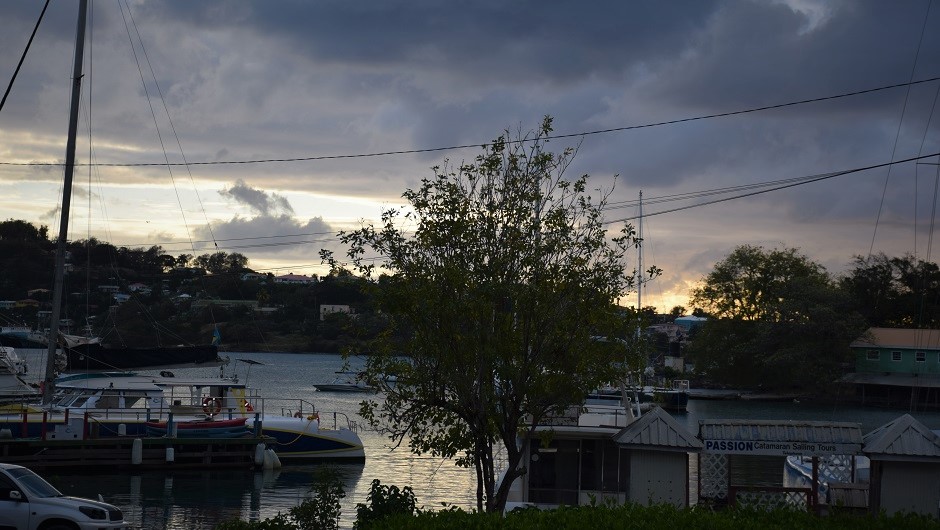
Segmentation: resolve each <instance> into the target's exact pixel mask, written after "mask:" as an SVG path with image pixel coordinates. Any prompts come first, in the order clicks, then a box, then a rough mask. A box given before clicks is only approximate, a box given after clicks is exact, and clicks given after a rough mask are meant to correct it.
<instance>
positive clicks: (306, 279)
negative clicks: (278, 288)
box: [274, 274, 317, 285]
mask: <svg viewBox="0 0 940 530" xmlns="http://www.w3.org/2000/svg"><path fill="white" fill-rule="evenodd" d="M274 283H292V284H299V285H310V284H314V283H317V277H316V276H313V277H310V276H307V275H306V274H283V275H281V276H275V277H274Z"/></svg>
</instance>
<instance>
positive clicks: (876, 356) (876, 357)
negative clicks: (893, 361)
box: [866, 350, 881, 361]
mask: <svg viewBox="0 0 940 530" xmlns="http://www.w3.org/2000/svg"><path fill="white" fill-rule="evenodd" d="M866 359H868V360H869V361H880V360H881V352H880V351H878V350H868V355H867V357H866Z"/></svg>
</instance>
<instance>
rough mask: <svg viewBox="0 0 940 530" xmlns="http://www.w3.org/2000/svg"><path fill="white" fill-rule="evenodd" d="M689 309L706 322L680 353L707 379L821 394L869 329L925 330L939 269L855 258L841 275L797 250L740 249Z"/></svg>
mask: <svg viewBox="0 0 940 530" xmlns="http://www.w3.org/2000/svg"><path fill="white" fill-rule="evenodd" d="M691 301H692V303H693V305H695V306H696V307H698V308H700V309H702V310H703V311H704V314H705V315H707V316H708V317H710V319H709V322H708V323H707V325H706V326H705V327H704V328H703V329H702V331H701V333H699V334H698V335H697V336H696V337H695V340H694V341H692V344H691V346H690V348H689V349H688V353H689V357H690V359H691V360H692V361H694V362H695V366H696V370H697V371H698V372H699V373H700V374H702V375H704V376H705V377H706V378H707V379H708V380H710V381H712V382H715V383H720V384H727V385H734V386H741V387H746V388H764V389H778V390H781V389H813V390H822V389H825V388H826V387H827V386H828V385H830V383H831V382H832V381H833V380H835V379H836V378H838V376H839V375H840V374H841V373H842V372H844V371H845V370H847V369H850V368H851V360H852V359H851V357H850V352H849V347H848V346H849V344H850V343H851V342H852V341H853V340H855V339H856V338H858V337H859V336H860V335H861V334H862V333H864V331H865V330H866V329H867V328H869V327H920V328H927V327H933V326H936V325H937V324H938V319H940V269H938V267H937V265H936V264H934V263H929V262H925V261H923V260H919V259H916V258H915V257H913V256H909V255H908V256H903V257H895V258H889V257H887V256H885V255H884V254H879V255H876V256H872V257H869V258H863V257H856V258H855V259H854V261H853V267H852V268H851V269H850V270H848V271H847V272H845V273H844V274H843V275H841V276H838V277H836V276H833V275H831V274H830V273H829V272H828V271H826V269H825V268H824V267H823V266H822V265H820V264H818V263H816V262H814V261H812V260H810V259H809V258H807V257H806V256H804V255H802V254H801V253H799V251H798V250H796V249H782V250H781V249H773V250H768V249H764V248H762V247H754V246H749V245H744V246H740V247H738V248H736V249H735V250H734V251H733V252H732V253H731V254H729V255H728V256H727V257H726V258H725V259H724V260H722V261H720V262H718V263H717V264H715V266H714V268H713V270H712V271H711V272H710V273H709V274H708V275H706V276H705V278H704V279H703V281H702V284H701V286H700V287H699V288H697V289H695V290H694V291H693V293H692V300H691Z"/></svg>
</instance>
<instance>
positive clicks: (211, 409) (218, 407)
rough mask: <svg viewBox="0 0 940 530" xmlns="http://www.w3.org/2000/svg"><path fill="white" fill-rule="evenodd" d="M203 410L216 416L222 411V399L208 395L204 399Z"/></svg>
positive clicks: (209, 414)
mask: <svg viewBox="0 0 940 530" xmlns="http://www.w3.org/2000/svg"><path fill="white" fill-rule="evenodd" d="M202 411H203V412H205V413H206V415H208V416H215V415H216V414H218V413H220V412H222V400H221V399H220V398H217V397H206V398H203V400H202Z"/></svg>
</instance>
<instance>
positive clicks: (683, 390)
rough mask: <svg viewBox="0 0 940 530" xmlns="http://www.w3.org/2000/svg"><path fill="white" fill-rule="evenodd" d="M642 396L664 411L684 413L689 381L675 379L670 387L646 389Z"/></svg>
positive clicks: (686, 404)
mask: <svg viewBox="0 0 940 530" xmlns="http://www.w3.org/2000/svg"><path fill="white" fill-rule="evenodd" d="M643 396H644V397H645V398H646V400H647V401H652V402H653V403H656V404H657V405H659V406H660V407H662V408H664V409H666V410H670V411H673V412H685V411H686V408H687V407H688V405H689V381H688V380H686V379H677V380H675V381H673V382H672V385H670V386H657V387H648V388H646V389H644V391H643Z"/></svg>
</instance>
